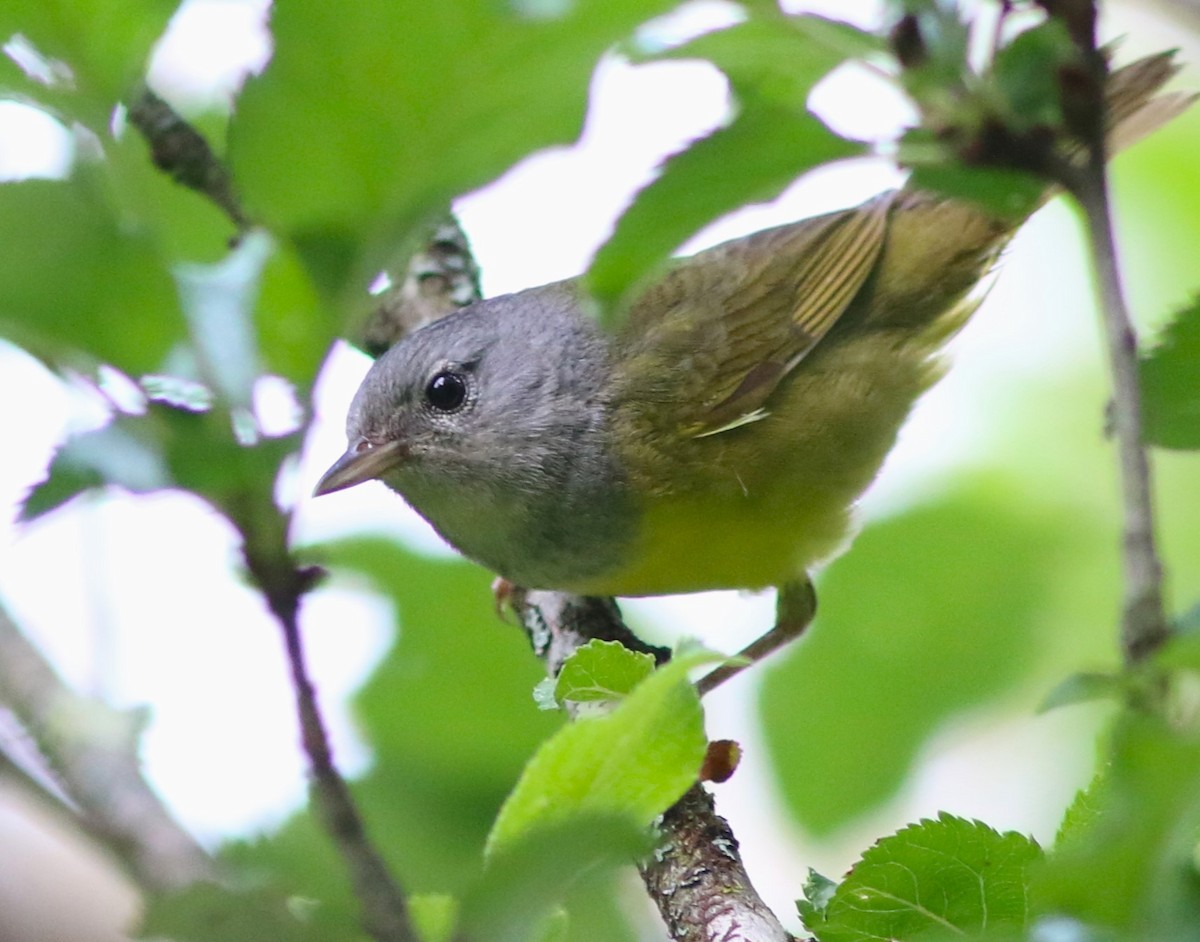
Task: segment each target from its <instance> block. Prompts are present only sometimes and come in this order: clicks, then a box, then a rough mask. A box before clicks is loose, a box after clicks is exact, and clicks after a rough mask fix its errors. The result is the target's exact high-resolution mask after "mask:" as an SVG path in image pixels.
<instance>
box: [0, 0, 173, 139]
mask: <svg viewBox="0 0 1200 942" xmlns="http://www.w3.org/2000/svg"><path fill="white" fill-rule="evenodd" d="M177 5H178V2H177V0H85V2H78V0H5V2H4V3H3V4H0V43H2V42H5V41H7V40H8V38H9V37H10V36H12V35H13V34H14V33H19V34H20V35H22V36H24V37H25V38H26V39H27V40H29V41H30V42H31V43H32V44H33V46H34V47H35V48H36V49H37V51H38V52H39V53H40V54H41V55H42V56H44V57H48V58H51V59H57V60H59V61H60V62H63V63H65V64H66V65H67V66H68V68H69V69H70V71H71V75H72V79H71V82H70V84H69V86H68V87H67V88H59V89H54V90H46V92H47V93H46V94H44V95H43V96H42V97H44V98H45V100H47V101H48V102H49V103H51V104H52V105H54V106H55V107H58V108H61V107H64V105H65V106H66V107H67V110H68V113H70V114H71V115H72V116H73V117H75V118H76V119H78V120H80V121H83V122H84V123H85V124H87V125H88V126H90V127H91V129H92V130H93V131H96V132H98V133H99V132H102V131H105V130H107V128H108V124H109V120H110V118H111V117H112V110H113V107H114V106H115V105H116V103H117V102H118V101H121V100H127V95H128V93H129V92H130V90H131V86H132V85H133V83H135V82H137V81H138V80H140V79H141V77H142V76H143V74H144V72H145V68H146V64H147V59H148V57H149V54H150V49H151V46H152V45H153V43H154V41H155V40H156V39H157V38H158V37H159V36H160V35H161V34H162V32H163V30H165V29H166V26H167V22H168V20H169V19H170V17H171V14H172V13H174V12H175V8H176V6H177Z"/></svg>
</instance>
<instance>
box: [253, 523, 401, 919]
mask: <svg viewBox="0 0 1200 942" xmlns="http://www.w3.org/2000/svg"><path fill="white" fill-rule="evenodd" d="M245 545H246V547H247V550H246V553H245V556H246V564H247V568H248V569H249V570H250V573H251V575H252V576H253V577H254V579H255V581H256V582H257V583H258V585H259V588H260V589H261V590H262V593H263V595H264V596H265V597H266V600H267V604H268V607H269V608H270V609H271V613H272V614H273V615H274V616H275V619H276V620H277V621H278V622H279V627H280V629H281V630H282V632H283V641H284V649H285V651H286V652H287V658H288V665H289V667H290V669H291V674H292V687H293V689H294V690H295V694H296V712H297V715H298V717H299V720H300V740H301V743H302V744H303V746H304V752H305V755H307V756H308V762H309V773H310V775H311V776H312V803H313V807H314V809H315V811H316V813H317V816H318V818H319V819H320V820H321V822H322V824H323V825H324V827H325V830H326V832H327V833H328V834H329V836H330V837H331V838H332V839H333V842H334V845H335V846H336V847H337V850H338V853H339V854H340V855H341V857H342V860H343V862H344V863H345V865H346V868H347V870H349V872H350V882H351V885H352V886H353V888H354V895H355V897H356V898H357V899H358V902H359V904H360V905H361V906H362V914H363V928H364V929H365V930H366V931H367V934H368V935H370V936H371V938H372V939H374V940H376V942H418V938H419V937H418V935H417V933H416V930H415V929H414V928H413V925H412V923H411V921H410V919H409V914H408V904H407V903H406V902H405V899H404V893H403V892H402V891H401V889H400V886H399V884H398V883H397V882H396V880H395V878H394V877H393V876H392V874H391V871H390V870H389V869H388V866H387V864H386V863H385V862H384V860H383V857H382V856H381V855H380V853H379V852H378V851H377V850H376V849H375V846H374V845H373V844H372V843H371V839H370V838H369V837H368V836H367V832H366V828H365V826H364V825H363V820H362V816H361V815H360V814H359V812H358V807H357V806H356V805H355V803H354V799H353V797H352V796H351V794H350V789H349V787H348V786H347V785H346V781H345V779H343V778H342V776H341V774H340V773H339V772H338V770H337V767H336V766H335V765H334V763H333V751H332V749H331V748H330V746H329V737H328V735H327V734H326V732H325V724H324V722H323V721H322V719H321V711H320V707H319V706H318V705H317V695H316V690H315V689H314V687H313V683H312V679H311V678H310V677H309V675H308V668H307V666H306V664H305V659H304V645H303V642H302V640H301V637H300V624H299V618H298V614H299V610H300V599H301V597H302V596H303V594H304V592H305V591H306V590H307V589H308V588H309V587H310V586H311V585H312V583H313V574H312V573H310V572H307V571H303V570H298V569H295V568H293V567H291V566H290V565H289V566H281V565H278V560H281V559H286V558H287V557H286V551H285V550H284V548H283V547H282V546H278V547H276V549H275V551H274V552H271V553H269V554H268V555H260V553H261V549H262V547H261V545H260V544H258V543H257V542H256V541H254V540H251V539H246V543H245ZM252 547H257V549H252Z"/></svg>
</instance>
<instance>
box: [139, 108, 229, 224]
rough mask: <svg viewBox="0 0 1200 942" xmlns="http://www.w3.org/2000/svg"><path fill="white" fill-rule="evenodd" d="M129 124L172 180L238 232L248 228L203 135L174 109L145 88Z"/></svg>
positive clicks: (218, 161) (226, 176) (225, 175)
mask: <svg viewBox="0 0 1200 942" xmlns="http://www.w3.org/2000/svg"><path fill="white" fill-rule="evenodd" d="M129 123H130V124H132V125H133V126H134V127H135V128H137V129H138V130H139V131H140V132H141V133H142V136H143V137H144V138H145V139H146V143H147V144H149V145H150V157H151V159H152V160H153V161H154V165H155V166H156V167H158V168H159V169H160V170H162V171H163V172H164V173H165V174H167V175H168V176H169V177H170V178H171V179H172V180H174V181H175V182H176V183H181V184H183V185H184V186H186V187H188V189H191V190H195V191H196V192H197V193H200V194H201V195H202V196H206V197H208V198H209V199H210V200H212V202H213V203H215V204H216V205H217V206H218V207H219V208H220V209H221V210H222V211H223V212H224V213H225V215H226V216H228V217H229V219H230V220H231V221H232V222H233V224H234V225H235V226H236V227H237V229H238V232H239V233H242V232H244V231H245V230H246V229H248V228H249V227H250V220H249V219H248V218H247V217H246V214H245V213H244V212H242V207H241V203H240V202H239V201H238V198H237V195H236V194H235V193H234V190H233V179H232V178H231V177H230V175H229V171H228V170H227V169H226V167H225V165H224V164H223V163H221V161H220V159H219V158H218V157H217V155H216V154H214V153H213V150H212V148H211V147H209V146H208V141H206V140H205V139H204V136H203V135H202V134H200V132H199V131H197V130H196V129H195V128H193V127H192V126H191V125H190V124H188V123H187V122H186V121H185V120H184V119H183V118H182V117H181V116H180V115H179V113H178V112H177V111H175V109H174V108H172V107H171V106H170V105H169V104H167V103H166V102H165V101H163V100H162V99H161V98H159V97H158V96H157V95H156V94H154V92H152V91H150V89H148V88H147V89H144V90H143V91H142V93H141V95H140V96H139V97H138V99H137V100H136V101H135V102H134V103H133V104H132V105H130V107H129Z"/></svg>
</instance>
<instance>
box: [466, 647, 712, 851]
mask: <svg viewBox="0 0 1200 942" xmlns="http://www.w3.org/2000/svg"><path fill="white" fill-rule="evenodd" d="M713 659H714V656H713V655H711V654H706V653H698V654H693V655H692V656H690V657H680V658H677V659H675V660H673V661H671V662H670V663H669V664H667V665H665V666H664V667H661V668H659V669H658V670H657V671H655V672H654V674H653V675H651V676H650V677H649V678H648V679H646V680H645V681H643V682H642V683H641V684H639V685H638V686H637V688H636V689H634V691H633V692H632V693H631V694H629V696H628V697H626V698H625V699H624V700H623V701H622V702H621V703H620V705H618V706H617V708H616V709H615V710H613V711H612V712H611V713H609V714H608V715H606V716H600V717H593V718H586V719H582V720H580V721H579V722H576V723H573V724H571V725H569V726H566V727H563V728H562V729H560V730H559V731H558V732H557V733H555V734H554V736H552V737H551V738H550V739H549V740H547V741H546V742H545V743H543V744H542V746H541V748H540V749H538V751H537V753H536V754H535V755H534V757H533V758H532V759H531V760H530V761H529V764H528V765H527V766H526V767H525V772H524V774H523V775H522V776H521V780H520V781H519V782H518V783H517V786H516V788H515V789H513V792H512V794H511V795H509V797H508V800H507V801H505V803H504V807H503V808H501V809H500V814H499V816H498V817H497V818H496V823H495V825H494V826H493V828H492V833H491V834H490V835H489V837H488V851H487V852H488V854H489V855H492V856H494V855H495V854H496V853H497V852H499V851H501V850H503V849H504V848H506V847H508V846H511V845H512V843H513V842H514V841H516V840H517V839H518V838H520V837H522V836H523V835H526V834H529V833H532V832H534V831H536V830H537V829H539V828H541V827H545V826H546V825H548V824H551V823H555V822H559V821H569V820H571V819H572V818H573V817H578V816H582V815H594V814H605V815H608V814H611V815H617V816H623V817H625V818H627V819H628V820H630V821H631V822H633V823H634V824H635V825H640V826H642V827H645V826H647V825H649V824H650V822H651V820H652V819H653V818H654V817H655V816H656V815H658V814H661V813H662V812H663V811H664V810H666V808H667V807H668V806H670V805H671V803H672V802H674V801H675V800H676V799H677V798H679V796H680V795H682V794H683V793H684V791H686V790H687V788H688V787H689V786H690V785H691V784H692V783H693V782H694V781H695V780H696V773H697V770H698V769H699V768H700V763H701V761H702V760H703V758H704V749H705V742H706V741H705V737H704V716H703V711H702V710H701V708H700V699H699V697H698V696H697V695H696V690H695V688H694V687H693V686H692V685H691V683H690V682H689V681H688V679H687V672H688V670H689V669H691V668H693V667H696V666H697V665H699V664H702V663H705V662H707V661H711V660H713Z"/></svg>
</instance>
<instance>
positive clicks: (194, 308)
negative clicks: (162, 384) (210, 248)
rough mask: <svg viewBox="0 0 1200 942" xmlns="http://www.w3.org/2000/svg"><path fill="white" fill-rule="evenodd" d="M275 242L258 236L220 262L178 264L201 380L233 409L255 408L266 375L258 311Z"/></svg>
mask: <svg viewBox="0 0 1200 942" xmlns="http://www.w3.org/2000/svg"><path fill="white" fill-rule="evenodd" d="M271 253H272V245H271V240H270V238H268V237H267V235H266V234H265V233H263V232H252V233H250V234H249V235H248V236H247V237H246V238H245V239H243V240H241V242H240V243H239V244H238V245H237V247H236V248H235V249H234V250H233V251H232V252H231V253H230V254H229V255H228V257H226V258H225V259H222V260H221V261H220V262H216V263H214V264H210V265H194V264H188V265H178V266H176V269H175V278H176V281H177V282H178V283H179V294H180V297H181V298H182V301H183V310H184V313H185V315H186V316H187V320H188V326H189V328H190V332H191V335H192V345H193V352H194V353H195V356H196V361H197V367H198V370H199V374H200V378H201V379H202V380H203V381H204V383H205V385H206V386H207V387H208V388H209V389H211V390H213V391H214V392H216V393H218V394H219V395H220V397H221V399H222V400H223V401H224V402H225V403H227V404H228V405H231V406H236V407H240V408H242V409H249V408H251V405H252V402H253V396H254V382H255V380H256V379H257V378H258V376H259V374H260V372H261V365H260V364H259V362H258V338H257V337H255V335H254V319H253V318H254V309H255V307H256V302H257V299H258V290H259V285H260V282H261V279H262V273H263V269H264V268H265V266H266V264H267V260H268V259H269V258H270V256H271Z"/></svg>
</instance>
